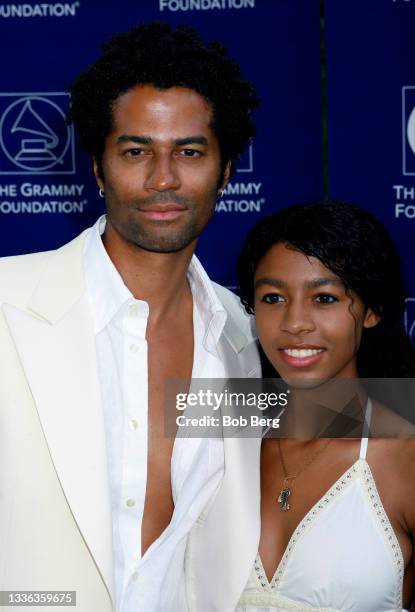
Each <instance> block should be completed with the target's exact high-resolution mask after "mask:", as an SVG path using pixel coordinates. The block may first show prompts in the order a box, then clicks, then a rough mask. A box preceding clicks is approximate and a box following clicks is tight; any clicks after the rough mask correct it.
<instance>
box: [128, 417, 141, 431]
mask: <svg viewBox="0 0 415 612" xmlns="http://www.w3.org/2000/svg"><path fill="white" fill-rule="evenodd" d="M139 427H140V421H139V420H138V419H130V428H131V429H138V428H139Z"/></svg>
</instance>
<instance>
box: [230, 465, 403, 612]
mask: <svg viewBox="0 0 415 612" xmlns="http://www.w3.org/2000/svg"><path fill="white" fill-rule="evenodd" d="M359 476H360V481H361V482H362V484H363V491H364V492H365V494H366V496H367V500H368V502H369V507H370V508H371V509H372V511H373V513H374V516H375V519H376V522H377V524H378V526H379V528H380V531H381V533H382V535H383V537H384V539H385V541H386V543H387V545H388V548H389V550H390V553H391V558H392V561H393V564H394V567H395V571H396V583H395V600H396V601H395V605H396V608H397V609H402V583H403V575H404V561H403V557H402V551H401V548H400V546H399V542H398V539H397V537H396V535H395V532H394V530H393V527H392V525H391V523H390V521H389V518H388V516H387V514H386V512H385V509H384V507H383V504H382V501H381V499H380V497H379V493H378V491H377V488H376V484H375V481H374V479H373V475H372V472H371V469H370V467H369V464H368V463H367V461H366V459H363V458H361V459H358V460H357V461H356V462H355V463H354V464H353V465H352V466H351V467H350V468H349V469H348V470H347V471H346V472H345V473H344V474H343V475H342V476H340V478H339V479H338V480H337V481H336V482H335V483H334V484H333V486H332V487H331V488H330V489H329V490H328V491H327V493H326V494H325V495H324V496H323V497H322V498H321V499H320V500H319V501H318V502H317V503H316V504H315V505H314V506H313V507H312V508H311V510H310V511H309V512H308V513H307V514H306V516H305V517H304V518H303V520H302V521H301V522H300V523H299V525H298V527H297V528H296V529H295V531H294V533H293V534H292V536H291V538H290V541H289V542H288V545H287V548H286V550H285V552H284V555H283V557H282V559H281V561H280V564H279V565H278V568H277V570H276V572H275V574H274V576H273V578H272V580H271V581H270V582H268V579H267V577H266V573H265V570H264V567H263V565H262V561H261V558H260V556H259V554H258V555H257V557H256V559H255V564H254V574H255V577H256V581H257V584H258V588H259V590H260V591H262V594H263V595H264V596H265V598H268V599H267V600H266V601H269V597H270V594H271V593H274V594H276V592H277V590H278V585H279V583H280V582H281V579H282V577H283V575H284V572H285V569H286V567H287V565H288V562H289V559H290V557H291V555H292V552H293V550H294V548H295V546H296V543H297V541H298V540H299V539H300V538H301V536H302V534H303V533H305V532H306V531H307V530H308V529H309V527H310V525H312V523H313V522H314V520H315V518H316V516H318V515H319V514H320V512H321V511H322V510H324V508H326V507H327V506H328V505H329V504H330V503H331V502H332V501H333V500H334V499H336V498H337V497H338V495H339V494H340V493H341V492H342V491H343V490H344V489H345V488H346V487H347V486H349V485H350V484H351V483H352V482H353V481H355V480H356V479H357V478H358V477H359ZM258 595H259V594H258ZM246 597H256V594H252V595H248V594H244V595H243V597H242V599H243V603H244V604H246V603H247V601H246ZM242 599H241V602H240V603H242ZM264 602H265V599H262V601H261V602H258V603H259V604H260V603H264ZM252 603H253V602H252ZM252 603H251V605H252ZM268 605H269V604H268ZM301 605H302V606H303V608H299V609H305V610H306V609H307V607H304V604H301ZM292 609H293V610H297V608H292ZM309 609H311V610H313V608H309ZM317 609H318V608H317Z"/></svg>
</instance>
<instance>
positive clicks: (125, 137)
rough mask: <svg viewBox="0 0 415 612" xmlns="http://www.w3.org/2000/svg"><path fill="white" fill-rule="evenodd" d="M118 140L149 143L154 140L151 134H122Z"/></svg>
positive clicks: (120, 141)
mask: <svg viewBox="0 0 415 612" xmlns="http://www.w3.org/2000/svg"><path fill="white" fill-rule="evenodd" d="M117 142H119V143H123V142H134V143H135V144H142V145H149V144H151V143H152V142H153V139H152V138H150V136H133V135H132V134H121V136H118V138H117Z"/></svg>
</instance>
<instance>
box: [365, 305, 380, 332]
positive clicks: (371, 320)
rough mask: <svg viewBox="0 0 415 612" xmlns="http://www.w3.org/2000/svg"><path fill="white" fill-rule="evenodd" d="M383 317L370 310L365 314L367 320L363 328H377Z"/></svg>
mask: <svg viewBox="0 0 415 612" xmlns="http://www.w3.org/2000/svg"><path fill="white" fill-rule="evenodd" d="M381 318H382V317H381V316H380V315H377V314H376V313H375V312H373V310H372V309H371V308H368V309H367V311H366V314H365V318H364V321H363V327H365V328H366V329H369V328H370V327H375V325H377V324H378V323H379V321H380V320H381Z"/></svg>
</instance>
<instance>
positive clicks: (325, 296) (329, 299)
mask: <svg viewBox="0 0 415 612" xmlns="http://www.w3.org/2000/svg"><path fill="white" fill-rule="evenodd" d="M315 300H316V302H317V303H318V304H334V303H335V302H338V301H339V300H338V298H336V297H335V296H334V295H330V293H320V294H319V295H317V296H316V298H315Z"/></svg>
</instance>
